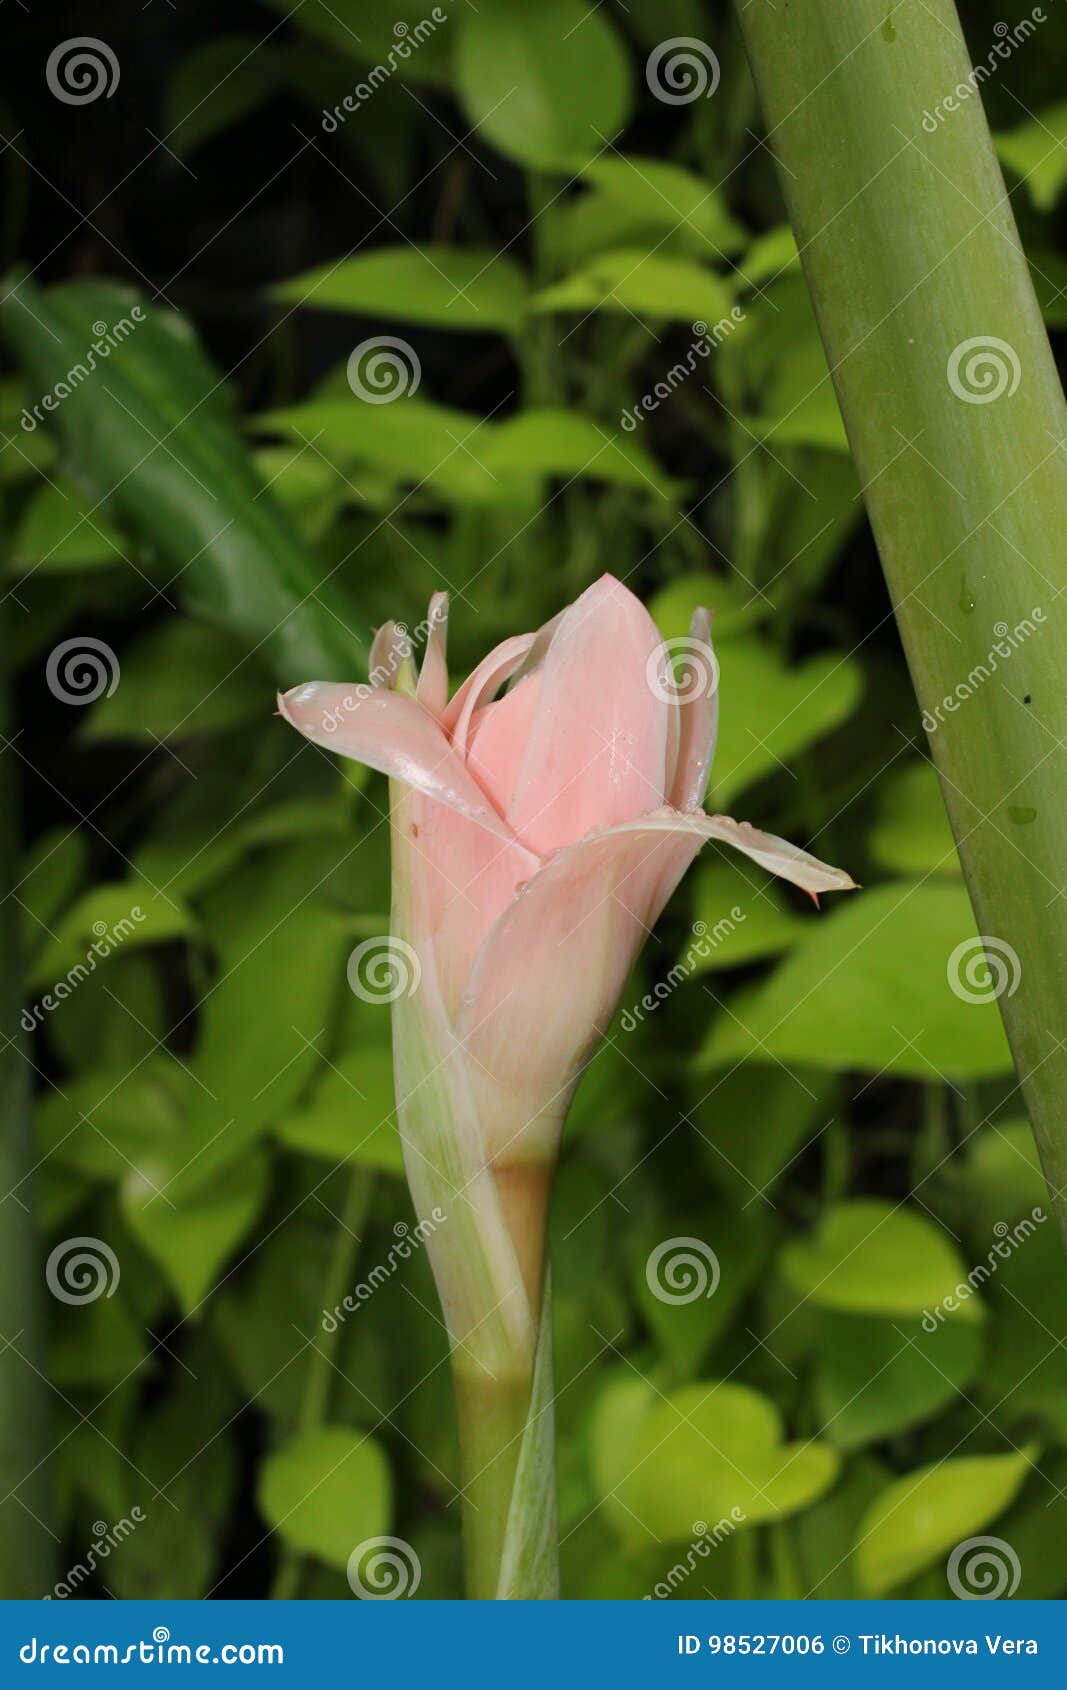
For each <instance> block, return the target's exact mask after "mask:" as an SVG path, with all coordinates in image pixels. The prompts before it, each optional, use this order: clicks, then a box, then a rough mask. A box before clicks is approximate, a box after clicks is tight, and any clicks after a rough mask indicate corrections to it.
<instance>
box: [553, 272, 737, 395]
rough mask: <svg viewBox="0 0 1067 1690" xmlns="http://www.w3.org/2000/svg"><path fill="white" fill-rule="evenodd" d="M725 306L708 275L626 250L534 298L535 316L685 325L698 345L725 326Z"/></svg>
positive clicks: (726, 295) (724, 290)
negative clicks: (611, 314) (631, 318)
mask: <svg viewBox="0 0 1067 1690" xmlns="http://www.w3.org/2000/svg"><path fill="white" fill-rule="evenodd" d="M730 304H731V294H730V290H729V288H728V287H727V286H726V284H725V282H723V280H722V279H721V277H719V276H717V275H716V274H715V273H714V271H712V270H705V269H703V268H702V267H701V266H700V265H699V264H693V263H691V262H689V261H688V260H687V259H684V258H664V257H662V256H661V255H659V254H658V253H654V252H652V253H650V252H644V251H642V250H641V249H640V248H632V247H631V248H623V249H622V250H620V251H616V252H605V253H601V254H600V255H599V256H598V257H597V258H594V259H593V260H592V261H591V262H590V263H588V264H585V265H583V266H582V268H581V269H580V270H577V271H576V272H575V273H574V275H572V276H567V277H565V278H564V280H563V281H561V282H556V283H555V284H554V285H553V286H552V287H550V288H545V289H544V290H543V291H542V292H541V293H539V294H538V295H537V296H536V298H535V299H534V306H535V308H536V309H537V310H538V311H580V312H586V311H622V312H626V313H628V314H633V315H636V316H639V317H652V318H662V319H663V320H664V321H679V322H686V323H689V324H691V325H692V331H693V336H694V338H695V339H696V340H700V341H704V340H705V339H706V337H707V335H708V331H709V329H712V328H714V326H715V325H716V324H717V323H718V322H719V321H720V320H722V319H726V320H727V322H729V321H730V319H729V315H728V314H729V311H730ZM694 367H695V368H696V369H699V368H701V363H700V362H699V361H697V362H696V363H695V366H694Z"/></svg>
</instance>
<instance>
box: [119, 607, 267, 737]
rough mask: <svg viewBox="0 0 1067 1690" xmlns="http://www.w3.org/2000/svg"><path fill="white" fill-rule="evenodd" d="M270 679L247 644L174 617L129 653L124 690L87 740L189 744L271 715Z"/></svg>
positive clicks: (123, 676)
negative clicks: (193, 738) (193, 739)
mask: <svg viewBox="0 0 1067 1690" xmlns="http://www.w3.org/2000/svg"><path fill="white" fill-rule="evenodd" d="M271 698H272V688H271V685H270V681H269V679H268V677H267V676H265V675H264V673H263V671H262V670H261V668H260V667H259V664H258V663H257V662H256V661H255V660H253V661H251V662H250V661H249V660H248V658H247V656H246V647H245V645H244V643H243V642H242V641H240V640H237V639H235V638H234V637H233V635H232V634H227V633H224V632H223V630H222V629H220V628H212V627H210V626H209V625H208V624H207V623H201V622H186V621H183V620H181V619H180V618H177V617H172V618H170V620H168V621H166V622H161V623H160V624H159V625H158V627H155V628H149V629H148V630H147V632H146V633H144V634H141V635H139V636H138V638H137V639H135V640H134V642H133V644H132V645H131V646H129V647H128V648H127V650H125V651H124V652H123V653H122V671H121V675H120V677H119V684H118V686H117V687H116V688H115V691H114V692H113V693H111V695H110V696H108V695H106V694H105V696H104V697H103V698H101V699H100V700H99V702H98V703H97V704H95V705H94V706H93V710H92V714H91V715H90V717H89V722H88V726H87V729H86V737H87V738H88V739H148V740H149V741H155V740H166V739H170V738H174V739H180V738H188V737H189V736H191V735H192V734H201V733H217V732H218V731H220V730H221V729H223V728H230V727H233V726H234V725H235V724H236V723H238V722H246V721H249V720H250V719H252V718H255V717H257V716H259V717H262V716H263V714H264V712H265V711H269V708H270V704H271Z"/></svg>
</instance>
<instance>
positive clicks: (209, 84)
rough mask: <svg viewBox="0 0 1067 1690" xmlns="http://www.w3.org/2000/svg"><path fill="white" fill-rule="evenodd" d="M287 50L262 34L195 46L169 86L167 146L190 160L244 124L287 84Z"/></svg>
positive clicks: (222, 37)
mask: <svg viewBox="0 0 1067 1690" xmlns="http://www.w3.org/2000/svg"><path fill="white" fill-rule="evenodd" d="M285 61H286V55H285V51H284V49H280V48H278V47H276V46H275V45H273V44H272V43H271V42H270V41H265V40H263V39H262V38H261V37H260V36H256V35H218V36H216V37H215V39H214V40H213V41H205V42H203V43H202V44H201V45H200V46H199V47H194V49H193V51H192V52H191V53H187V54H186V56H185V58H184V59H182V60H181V62H180V64H179V65H178V66H177V68H176V69H175V71H174V74H173V76H172V77H171V79H170V85H169V87H168V88H167V98H166V104H165V108H164V110H165V114H166V115H165V118H164V126H163V132H164V134H165V136H166V137H167V146H168V147H169V148H170V149H171V150H172V151H173V152H175V153H177V154H178V157H179V158H188V157H189V155H190V153H193V152H195V151H196V149H197V147H199V146H202V145H203V144H204V142H205V141H209V140H211V139H212V137H213V136H215V135H218V134H219V133H220V132H221V131H223V130H225V129H229V128H230V127H231V126H232V125H233V124H235V123H239V122H240V120H241V119H242V118H243V117H247V116H248V114H249V113H250V112H253V111H255V110H256V108H257V106H261V105H263V104H264V102H265V101H267V100H269V99H270V98H271V97H272V96H273V95H274V94H276V93H277V92H278V90H279V89H280V88H281V87H282V86H283V84H284V82H285V73H286V62H285Z"/></svg>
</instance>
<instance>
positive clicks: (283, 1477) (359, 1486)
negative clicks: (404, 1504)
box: [259, 1426, 392, 1569]
mask: <svg viewBox="0 0 1067 1690" xmlns="http://www.w3.org/2000/svg"><path fill="white" fill-rule="evenodd" d="M259 1505H260V1508H261V1509H262V1510H263V1513H264V1515H265V1517H266V1519H267V1521H268V1523H269V1524H270V1526H271V1527H272V1528H273V1530H274V1531H276V1532H277V1533H278V1535H279V1537H280V1538H281V1539H282V1541H283V1542H284V1543H285V1544H287V1545H288V1547H289V1548H290V1549H294V1550H296V1551H297V1553H298V1554H301V1555H314V1556H315V1557H316V1558H317V1559H318V1560H320V1561H325V1562H326V1564H327V1565H328V1566H331V1567H339V1568H342V1569H344V1568H347V1566H348V1562H349V1558H350V1557H351V1555H352V1554H353V1552H354V1551H355V1550H356V1549H357V1548H359V1547H360V1546H361V1545H363V1544H365V1543H366V1542H367V1540H368V1539H370V1538H374V1537H380V1536H381V1535H382V1534H383V1533H384V1532H385V1531H386V1529H387V1528H388V1526H389V1523H390V1516H391V1513H392V1480H391V1478H390V1474H389V1467H388V1463H387V1462H386V1459H385V1456H384V1454H383V1453H382V1449H381V1446H380V1445H379V1444H377V1443H375V1442H374V1440H373V1439H372V1438H369V1437H368V1436H367V1435H366V1434H365V1433H361V1432H359V1431H357V1430H355V1429H354V1428H352V1427H348V1426H320V1427H319V1428H318V1429H317V1430H315V1431H311V1432H298V1433H297V1434H296V1436H295V1437H293V1438H290V1440H289V1442H288V1443H286V1444H283V1445H282V1447H281V1449H278V1450H275V1452H274V1453H273V1455H269V1456H268V1457H267V1460H266V1461H265V1462H264V1464H263V1468H262V1471H261V1473H260V1480H259Z"/></svg>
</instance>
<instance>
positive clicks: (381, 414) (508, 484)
mask: <svg viewBox="0 0 1067 1690" xmlns="http://www.w3.org/2000/svg"><path fill="white" fill-rule="evenodd" d="M256 425H257V427H258V428H261V429H267V430H271V431H272V432H273V431H278V432H280V433H284V434H289V435H292V436H293V438H294V439H298V440H310V439H314V441H315V448H316V451H318V452H321V453H324V454H326V455H327V456H328V455H329V454H331V453H333V454H335V455H336V457H337V460H338V462H339V463H343V462H345V461H347V463H348V464H349V465H350V466H351V465H353V464H355V463H357V462H359V461H361V460H362V461H363V462H365V463H368V464H372V465H374V466H375V467H377V468H380V469H383V470H387V471H389V472H390V473H391V474H392V475H393V476H394V477H395V478H396V482H397V485H400V484H402V483H403V484H414V485H416V486H418V487H419V488H420V489H422V490H425V489H427V488H429V489H430V490H433V491H436V492H438V493H440V494H441V495H442V497H444V498H446V499H448V500H451V501H454V502H456V503H458V504H496V503H509V502H514V501H515V500H516V499H519V500H522V499H524V498H526V497H527V496H528V494H529V491H530V488H531V483H532V478H533V477H535V476H537V475H558V476H561V477H565V478H566V479H568V480H571V479H573V478H574V477H576V476H583V477H587V478H588V479H589V480H591V481H605V482H612V483H616V484H618V485H620V486H623V487H636V488H640V489H642V490H646V489H647V490H650V491H652V492H654V493H656V494H657V495H659V496H661V497H663V496H666V495H667V494H668V492H669V490H670V484H669V483H668V482H667V481H666V480H665V479H664V477H663V474H662V471H661V470H660V469H659V467H658V465H657V464H656V462H655V460H654V459H652V458H651V457H650V456H649V455H648V454H647V453H646V452H644V451H642V450H641V449H640V448H639V447H635V446H633V445H632V444H630V443H629V442H627V441H624V440H616V439H613V438H612V436H611V435H610V434H608V433H607V432H606V430H603V429H600V428H598V427H597V426H596V424H594V423H593V422H591V421H590V420H589V419H588V418H586V417H582V416H578V415H574V414H570V413H567V412H562V411H559V410H556V409H554V408H551V407H547V408H544V409H538V408H534V409H530V410H525V411H522V412H520V413H519V415H518V416H516V417H513V418H509V419H508V420H507V421H506V422H502V423H492V422H487V421H485V420H483V419H481V418H479V417H476V416H473V415H472V414H471V413H470V412H469V411H457V410H453V409H451V408H449V407H446V406H444V405H435V404H433V403H431V402H430V401H429V400H424V399H397V400H396V401H395V403H393V404H390V405H371V404H366V403H364V402H362V401H360V400H358V399H355V398H350V399H334V398H321V399H312V400H309V401H307V402H306V403H305V404H303V405H294V406H290V407H287V408H286V409H283V410H278V411H268V412H265V413H264V414H263V415H262V416H260V417H257V418H256ZM359 480H360V476H359V472H358V471H356V470H355V469H352V470H351V481H352V483H353V484H354V486H355V488H356V491H359Z"/></svg>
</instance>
